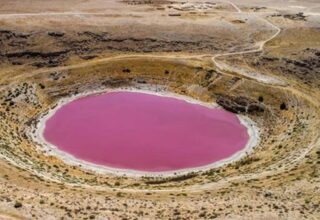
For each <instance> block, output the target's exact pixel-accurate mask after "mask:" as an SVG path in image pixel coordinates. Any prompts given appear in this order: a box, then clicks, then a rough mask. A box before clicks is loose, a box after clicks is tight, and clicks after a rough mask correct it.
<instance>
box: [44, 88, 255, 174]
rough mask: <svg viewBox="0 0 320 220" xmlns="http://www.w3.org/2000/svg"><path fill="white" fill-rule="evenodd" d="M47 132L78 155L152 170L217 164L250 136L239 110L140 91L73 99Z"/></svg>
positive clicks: (112, 164) (62, 147) (97, 161)
mask: <svg viewBox="0 0 320 220" xmlns="http://www.w3.org/2000/svg"><path fill="white" fill-rule="evenodd" d="M44 137H45V139H46V141H47V142H49V143H51V144H53V145H55V146H56V147H57V148H59V149H60V150H62V151H64V152H67V153H69V154H71V155H73V156H75V157H76V158H78V159H82V160H85V161H89V162H91V163H95V164H99V165H105V166H109V167H113V168H121V169H130V170H138V171H150V172H160V171H173V170H179V169H184V168H193V167H199V166H204V165H208V164H211V163H214V162H216V161H219V160H222V159H225V158H228V157H230V156H232V155H233V154H235V153H236V152H238V151H240V150H241V149H243V148H244V147H245V145H246V143H247V141H248V138H249V136H248V133H247V130H246V128H245V127H244V126H243V125H242V124H241V123H240V121H239V119H238V117H236V115H235V114H232V113H230V112H227V111H225V110H222V109H215V108H213V109H212V108H207V107H204V106H201V105H198V104H191V103H188V102H186V101H183V100H179V99H175V98H169V97H161V96H156V95H150V94H144V93H138V92H111V93H105V94H100V95H93V96H87V97H83V98H80V99H77V100H74V101H71V102H69V103H67V104H65V105H64V106H62V107H61V108H60V109H58V111H56V113H55V114H54V115H53V116H52V117H51V118H49V119H48V120H47V121H46V126H45V130H44Z"/></svg>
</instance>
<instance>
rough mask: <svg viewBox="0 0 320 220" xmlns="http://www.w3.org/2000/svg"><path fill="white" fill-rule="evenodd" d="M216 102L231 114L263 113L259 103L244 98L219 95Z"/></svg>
mask: <svg viewBox="0 0 320 220" xmlns="http://www.w3.org/2000/svg"><path fill="white" fill-rule="evenodd" d="M216 102H217V103H218V104H219V105H221V106H222V107H223V108H224V109H226V110H227V111H230V112H233V113H241V112H245V113H255V112H263V111H264V107H263V105H262V104H261V103H259V102H257V101H255V100H252V99H249V98H247V97H244V96H228V95H222V94H219V95H218V97H217V100H216Z"/></svg>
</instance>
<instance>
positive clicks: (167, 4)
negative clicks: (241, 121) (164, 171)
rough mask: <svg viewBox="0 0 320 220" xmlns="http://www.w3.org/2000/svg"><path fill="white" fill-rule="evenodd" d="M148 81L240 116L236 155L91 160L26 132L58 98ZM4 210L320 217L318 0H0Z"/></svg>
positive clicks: (23, 214) (23, 213)
mask: <svg viewBox="0 0 320 220" xmlns="http://www.w3.org/2000/svg"><path fill="white" fill-rule="evenodd" d="M112 88H114V89H117V88H135V89H144V90H148V89H151V88H152V89H153V90H154V89H155V91H156V92H161V91H168V92H173V93H176V94H181V95H185V96H188V97H191V98H194V99H197V100H200V101H203V102H215V103H217V104H219V105H220V106H221V107H223V108H225V109H226V110H228V111H231V112H234V113H237V114H239V115H243V116H246V117H248V118H250V119H251V120H252V121H254V122H255V123H256V125H257V127H258V128H259V133H260V142H259V144H258V145H257V146H255V148H254V150H253V151H252V152H251V153H250V154H248V155H246V156H245V157H243V158H242V159H240V160H238V161H236V162H233V163H230V164H227V165H225V166H220V167H217V168H213V169H209V170H203V171H199V172H191V173H188V174H184V175H175V176H170V177H161V176H160V177H150V176H142V177H131V176H125V175H113V174H108V173H96V172H94V171H92V170H90V169H86V167H84V166H75V165H70V164H68V163H65V162H64V161H63V160H62V159H61V158H59V157H56V156H55V155H52V154H50V152H48V151H45V149H44V148H43V146H42V145H41V143H40V142H37V141H36V140H35V139H34V132H35V130H36V129H37V124H38V122H39V118H40V117H41V115H43V114H45V113H46V112H48V111H49V110H50V109H52V108H54V107H55V106H56V105H57V103H58V102H59V101H60V100H61V99H63V98H66V97H70V96H73V95H76V94H81V93H90V92H92V91H102V90H106V89H112ZM0 120H1V124H0V219H5V220H7V219H48V220H49V219H112V220H113V219H123V220H124V219H265V220H267V219H268V220H269V219H296V220H298V219H299V220H300V219H320V205H319V204H320V2H319V0H304V1H302V0H293V1H289V0H282V1H276V0H268V1H263V0H231V1H223V0H221V1H216V0H212V1H201V0H200V1H196V0H191V1H180V0H177V1H176V0H173V1H171V0H81V1H80V0H79V1H76V0H24V1H22V0H11V1H7V0H0Z"/></svg>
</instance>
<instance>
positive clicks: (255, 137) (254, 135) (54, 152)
mask: <svg viewBox="0 0 320 220" xmlns="http://www.w3.org/2000/svg"><path fill="white" fill-rule="evenodd" d="M139 87H140V88H134V87H123V88H118V89H104V90H95V91H90V92H85V93H81V94H77V95H73V96H71V97H68V98H64V99H61V100H60V101H59V102H58V103H57V105H56V106H55V107H54V108H52V109H50V110H49V111H47V112H46V113H44V114H42V115H41V116H40V118H39V123H38V124H37V125H36V127H35V128H34V129H33V130H32V131H31V137H32V139H33V141H34V142H36V143H38V144H39V146H37V147H39V149H40V150H42V151H43V150H44V153H45V154H47V155H50V156H54V157H57V158H59V159H61V160H62V161H63V162H65V163H66V164H68V165H72V166H74V165H75V166H79V167H81V168H82V169H84V170H91V171H94V172H96V173H99V174H109V175H118V176H129V177H172V176H180V175H185V174H188V173H192V172H199V171H207V170H210V169H212V168H217V167H221V166H224V165H226V164H230V163H232V162H235V161H237V160H239V159H241V158H242V157H244V156H246V155H249V154H250V153H251V152H252V151H253V148H254V147H255V146H257V145H258V143H259V142H260V137H259V129H258V127H257V126H256V124H255V122H253V121H252V120H251V119H250V118H248V117H247V116H243V115H237V117H238V118H239V120H240V123H241V124H242V125H243V126H245V127H246V128H247V132H248V135H249V140H248V142H247V144H246V146H245V147H244V148H243V149H242V150H240V151H238V152H236V153H235V154H233V155H232V156H230V157H228V158H225V159H223V160H219V161H216V162H214V163H211V164H208V165H205V166H199V167H194V168H186V169H179V170H173V171H164V172H147V171H137V170H130V169H118V168H113V167H109V166H104V165H98V164H94V163H91V162H88V161H84V160H81V159H78V158H76V157H74V156H73V155H71V154H69V153H66V152H64V151H62V150H60V149H58V148H57V147H56V146H55V145H52V144H50V143H48V142H47V141H46V140H45V138H44V137H43V132H44V129H45V124H46V121H47V120H48V119H49V118H50V117H51V116H52V115H54V114H55V112H56V111H57V110H58V109H59V108H61V107H62V106H63V105H64V104H66V103H68V102H70V101H73V100H76V99H78V98H80V97H85V96H89V95H97V94H101V93H108V92H120V91H126V92H139V93H145V94H151V95H157V96H163V97H170V98H176V99H179V100H184V101H187V102H189V103H192V104H198V105H202V106H206V107H209V108H220V107H219V106H218V105H217V104H216V103H213V102H212V103H207V102H202V101H199V100H196V99H193V98H190V97H188V96H184V95H179V94H177V93H172V92H168V91H165V88H163V87H158V86H145V88H141V86H139Z"/></svg>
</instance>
